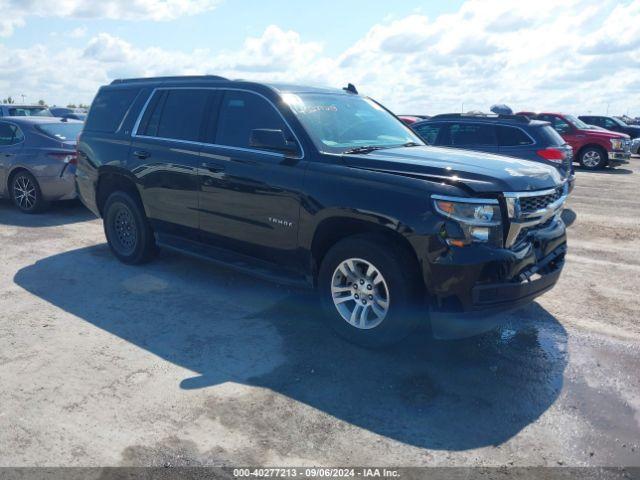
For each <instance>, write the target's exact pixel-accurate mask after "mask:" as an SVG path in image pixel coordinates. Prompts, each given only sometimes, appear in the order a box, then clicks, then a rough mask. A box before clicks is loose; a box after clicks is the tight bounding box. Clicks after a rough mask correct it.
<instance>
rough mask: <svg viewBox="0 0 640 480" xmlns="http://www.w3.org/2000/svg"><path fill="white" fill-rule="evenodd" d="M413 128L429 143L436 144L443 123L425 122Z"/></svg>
mask: <svg viewBox="0 0 640 480" xmlns="http://www.w3.org/2000/svg"><path fill="white" fill-rule="evenodd" d="M413 129H414V130H415V131H416V132H418V135H420V136H421V137H422V139H423V140H424V141H425V142H427V143H428V144H429V145H436V140H437V138H438V134H439V133H440V130H441V129H442V124H441V123H423V124H422V125H418V126H414V127H413Z"/></svg>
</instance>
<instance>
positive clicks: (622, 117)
mask: <svg viewBox="0 0 640 480" xmlns="http://www.w3.org/2000/svg"><path fill="white" fill-rule="evenodd" d="M614 118H618V119H620V120H622V121H623V122H624V123H626V124H627V125H639V124H640V123H639V122H638V120H637V119H635V118H632V117H629V116H628V115H620V116H616V117H614Z"/></svg>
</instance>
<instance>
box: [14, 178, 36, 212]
mask: <svg viewBox="0 0 640 480" xmlns="http://www.w3.org/2000/svg"><path fill="white" fill-rule="evenodd" d="M13 198H14V199H15V202H16V203H17V204H18V207H20V208H21V209H22V210H32V209H33V208H34V207H35V205H36V203H37V201H38V190H37V188H36V185H35V183H34V182H33V180H32V179H31V178H30V177H29V176H27V175H18V176H17V177H16V178H15V179H14V180H13Z"/></svg>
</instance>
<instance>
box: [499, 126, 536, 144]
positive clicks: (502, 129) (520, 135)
mask: <svg viewBox="0 0 640 480" xmlns="http://www.w3.org/2000/svg"><path fill="white" fill-rule="evenodd" d="M496 134H497V135H498V144H499V145H500V146H501V147H517V146H519V145H531V144H533V141H532V140H531V138H530V137H529V136H528V135H527V134H526V133H524V132H523V131H522V130H520V129H519V128H515V127H507V126H504V125H497V126H496Z"/></svg>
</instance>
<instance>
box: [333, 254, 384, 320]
mask: <svg viewBox="0 0 640 480" xmlns="http://www.w3.org/2000/svg"><path fill="white" fill-rule="evenodd" d="M331 296H332V299H333V304H334V305H335V307H336V310H338V313H339V314H340V316H341V317H342V318H343V320H345V321H346V322H347V323H349V324H350V325H351V326H353V327H355V328H358V329H362V330H368V329H371V328H375V327H377V326H378V325H380V323H382V321H383V320H384V319H385V317H386V316H387V313H388V312H389V300H390V299H389V288H388V286H387V282H386V281H385V279H384V277H383V276H382V273H380V271H379V270H378V269H377V268H376V267H375V266H374V265H373V264H372V263H371V262H368V261H367V260H363V259H361V258H349V259H347V260H344V261H342V262H340V265H338V267H337V268H336V269H335V271H334V273H333V277H332V279H331Z"/></svg>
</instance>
